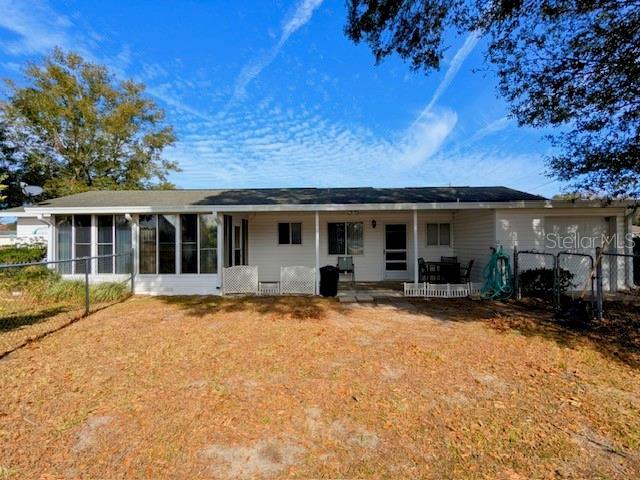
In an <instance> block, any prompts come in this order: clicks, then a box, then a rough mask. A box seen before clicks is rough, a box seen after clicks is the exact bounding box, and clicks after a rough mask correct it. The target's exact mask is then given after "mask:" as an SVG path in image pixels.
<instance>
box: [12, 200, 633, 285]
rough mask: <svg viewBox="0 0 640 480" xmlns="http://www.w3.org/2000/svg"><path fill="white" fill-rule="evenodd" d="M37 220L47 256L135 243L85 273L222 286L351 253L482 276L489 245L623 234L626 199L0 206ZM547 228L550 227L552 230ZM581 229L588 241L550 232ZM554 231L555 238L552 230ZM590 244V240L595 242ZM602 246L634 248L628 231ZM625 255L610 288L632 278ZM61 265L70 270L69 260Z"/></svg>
mask: <svg viewBox="0 0 640 480" xmlns="http://www.w3.org/2000/svg"><path fill="white" fill-rule="evenodd" d="M2 215H4V216H16V217H18V218H20V219H21V220H22V219H31V221H38V222H44V223H46V224H48V225H49V226H50V227H51V228H49V229H48V231H47V236H48V246H49V248H48V256H49V260H66V259H70V258H79V257H86V256H97V255H108V254H116V253H128V252H133V255H132V257H133V265H130V264H129V263H128V262H129V260H128V259H126V258H124V257H123V258H120V259H116V260H114V261H102V260H100V261H98V260H94V261H93V264H92V265H91V274H90V275H91V280H92V281H112V280H118V279H122V278H123V276H125V275H127V274H128V272H129V271H130V269H131V268H133V272H134V273H135V289H136V293H147V294H158V295H159V294H162V295H172V294H175V295H178V294H180V295H184V294H214V295H215V294H220V293H222V291H223V288H224V278H223V277H224V271H225V269H226V268H227V267H232V266H239V265H249V266H255V267H257V276H258V279H259V281H261V282H275V281H278V280H280V277H281V267H288V266H301V267H307V268H309V269H314V270H313V271H314V275H315V278H316V285H315V291H316V292H317V291H318V290H317V288H318V287H317V278H318V270H319V267H322V266H324V265H336V262H337V259H338V257H340V256H348V257H351V259H352V261H353V264H354V267H355V280H356V281H362V282H378V281H385V280H395V281H406V282H416V283H417V282H418V264H419V259H421V258H422V259H424V260H425V261H431V260H439V259H440V258H441V257H443V256H447V257H457V259H458V262H460V264H461V265H465V264H467V263H468V262H469V261H470V260H474V261H475V266H474V268H473V270H472V272H471V280H472V281H473V282H482V268H483V266H484V264H485V263H486V261H487V259H488V258H489V255H490V253H491V252H490V248H491V247H497V246H503V247H504V249H505V250H506V251H507V252H508V253H512V252H513V249H514V247H517V248H518V249H520V250H534V249H535V250H539V251H552V252H554V251H560V250H562V249H566V250H573V251H584V252H588V253H593V249H594V248H595V246H598V245H600V244H601V240H602V238H604V236H611V235H613V236H614V237H616V238H619V239H624V238H625V237H626V236H627V235H629V236H630V232H631V228H632V221H631V220H632V209H631V205H630V204H627V203H614V204H610V205H608V206H604V205H603V204H602V203H601V202H597V201H556V200H549V199H546V198H543V197H540V196H538V195H532V194H529V193H526V192H522V191H518V190H514V189H510V188H506V187H424V188H267V189H234V190H158V191H155V190H150V191H90V192H85V193H79V194H75V195H70V196H66V197H60V198H55V199H51V200H47V201H43V202H40V203H38V204H36V205H30V206H25V207H21V208H17V209H9V210H4V211H0V216H2ZM550 233H553V234H555V235H556V237H552V236H550ZM576 233H577V234H578V235H582V236H586V237H589V238H592V239H593V241H592V242H587V243H579V244H578V243H574V244H571V243H570V242H569V243H567V241H566V239H565V240H564V243H562V244H560V243H559V242H558V241H557V240H558V239H562V238H565V237H571V238H575V235H576ZM554 238H555V240H556V241H555V242H554V241H553V239H554ZM596 244H597V245H596ZM607 249H608V250H609V251H618V252H621V253H630V246H629V245H627V244H626V243H624V242H623V241H618V242H612V243H608V244H607ZM630 263H631V262H628V261H625V260H624V259H623V260H622V261H621V263H620V265H619V268H617V270H616V278H614V279H611V280H610V281H609V282H608V283H609V288H611V289H621V288H628V287H629V286H630V285H631V284H632V282H633V276H632V268H631V267H630ZM62 273H63V274H65V275H69V276H73V275H76V274H78V273H80V272H76V271H74V267H73V266H72V265H71V264H67V266H65V267H63V268H62Z"/></svg>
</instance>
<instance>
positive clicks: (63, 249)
mask: <svg viewBox="0 0 640 480" xmlns="http://www.w3.org/2000/svg"><path fill="white" fill-rule="evenodd" d="M72 222H73V217H71V216H64V217H61V216H58V217H56V259H58V260H71V259H72V258H73V246H72V240H73V234H72V232H73V227H72ZM58 272H60V273H61V274H63V275H65V274H70V273H73V262H64V263H59V264H58Z"/></svg>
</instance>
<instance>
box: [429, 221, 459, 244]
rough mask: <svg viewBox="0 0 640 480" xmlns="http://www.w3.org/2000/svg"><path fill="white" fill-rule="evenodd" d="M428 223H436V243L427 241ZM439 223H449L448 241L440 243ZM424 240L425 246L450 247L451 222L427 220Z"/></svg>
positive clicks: (451, 237) (451, 240) (451, 235)
mask: <svg viewBox="0 0 640 480" xmlns="http://www.w3.org/2000/svg"><path fill="white" fill-rule="evenodd" d="M429 225H436V226H437V228H438V232H437V240H438V242H437V243H433V244H430V243H429ZM441 225H449V243H440V226H441ZM424 234H425V235H424V238H425V240H424V242H425V245H426V246H427V248H435V247H452V246H453V228H452V227H451V222H427V223H426V224H425V227H424Z"/></svg>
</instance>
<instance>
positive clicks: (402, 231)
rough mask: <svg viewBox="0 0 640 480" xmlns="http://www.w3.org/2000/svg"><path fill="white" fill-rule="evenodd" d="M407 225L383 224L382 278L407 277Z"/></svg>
mask: <svg viewBox="0 0 640 480" xmlns="http://www.w3.org/2000/svg"><path fill="white" fill-rule="evenodd" d="M407 276H408V275H407V225H406V224H405V223H392V224H386V225H385V226H384V278H385V279H388V280H404V279H406V278H407Z"/></svg>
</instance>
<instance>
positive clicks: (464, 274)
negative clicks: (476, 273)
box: [460, 259, 474, 283]
mask: <svg viewBox="0 0 640 480" xmlns="http://www.w3.org/2000/svg"><path fill="white" fill-rule="evenodd" d="M473 262H474V260H473V259H471V260H469V263H467V266H466V267H464V268H463V269H462V271H461V272H460V280H461V281H462V282H463V283H469V282H470V281H471V269H472V268H473Z"/></svg>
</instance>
